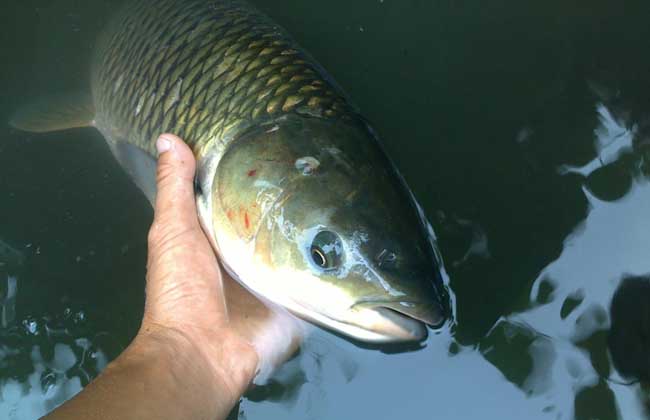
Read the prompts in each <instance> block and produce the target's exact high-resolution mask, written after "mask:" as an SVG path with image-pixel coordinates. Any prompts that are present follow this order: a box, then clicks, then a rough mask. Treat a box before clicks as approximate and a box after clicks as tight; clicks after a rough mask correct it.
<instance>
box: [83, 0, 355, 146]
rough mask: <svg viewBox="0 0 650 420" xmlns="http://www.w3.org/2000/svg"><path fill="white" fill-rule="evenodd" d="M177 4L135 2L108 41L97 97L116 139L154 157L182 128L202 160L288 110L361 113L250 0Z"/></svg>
mask: <svg viewBox="0 0 650 420" xmlns="http://www.w3.org/2000/svg"><path fill="white" fill-rule="evenodd" d="M173 3H178V2H177V1H173V0H165V1H152V0H142V1H138V2H135V3H133V4H131V5H128V6H127V7H126V8H125V9H124V11H123V12H122V13H121V14H119V16H118V17H117V18H116V19H115V20H114V21H113V22H112V23H111V24H110V25H109V27H108V30H107V31H106V32H105V34H107V35H105V36H104V37H103V41H101V42H100V47H99V48H98V50H97V51H98V52H97V55H96V58H95V60H94V69H95V71H94V74H95V79H94V83H93V87H94V89H93V96H94V98H95V106H96V111H97V120H98V122H97V124H98V126H101V127H103V128H104V131H107V133H106V134H107V135H108V136H109V137H111V138H113V139H120V140H127V141H128V142H130V143H132V144H135V145H137V146H138V147H140V148H142V149H144V150H146V151H148V152H149V153H151V154H153V153H154V141H155V138H156V136H157V135H158V134H159V133H160V132H174V133H177V134H178V135H179V136H181V137H183V138H184V139H185V140H186V142H187V143H188V144H189V145H190V146H191V147H193V149H194V151H195V153H197V154H200V153H201V151H202V150H203V149H204V148H207V147H210V145H211V144H212V142H213V141H215V140H216V141H221V142H224V141H227V139H229V138H232V137H234V135H235V133H236V131H237V130H238V129H241V128H244V127H247V126H250V125H253V124H255V123H258V122H260V121H264V120H269V119H273V118H278V117H280V116H282V115H284V114H287V113H300V114H307V115H311V116H320V117H322V118H332V119H333V118H339V117H346V116H350V115H352V114H355V111H354V110H353V109H352V107H351V106H350V105H349V104H348V103H347V102H346V100H345V99H344V97H343V95H342V94H341V92H340V91H339V90H338V89H337V88H336V87H334V86H333V85H332V84H331V83H330V82H329V80H328V79H327V77H326V76H325V75H324V74H323V73H322V71H321V70H320V67H319V66H318V65H317V64H316V63H315V62H313V61H312V60H311V59H310V58H309V57H308V56H307V54H306V53H304V52H303V51H302V50H301V49H300V48H299V47H298V46H297V45H295V43H294V42H293V41H292V40H291V39H290V38H289V37H288V35H287V34H286V33H285V32H284V31H283V30H281V29H280V28H279V27H278V26H277V25H275V24H273V23H272V22H271V21H270V20H269V19H268V18H267V17H265V16H264V15H262V14H261V13H259V12H257V11H256V10H254V9H253V8H252V7H250V6H249V5H248V4H246V3H244V2H242V1H220V2H205V1H194V0H186V1H183V2H182V6H181V7H179V6H178V4H173ZM144 10H147V13H144V12H143V11H144Z"/></svg>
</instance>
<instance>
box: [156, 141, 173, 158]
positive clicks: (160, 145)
mask: <svg viewBox="0 0 650 420" xmlns="http://www.w3.org/2000/svg"><path fill="white" fill-rule="evenodd" d="M171 148H172V142H171V140H169V139H168V138H166V137H162V136H161V137H158V140H156V149H157V150H158V154H159V155H161V154H163V153H165V152H167V151H169V149H171Z"/></svg>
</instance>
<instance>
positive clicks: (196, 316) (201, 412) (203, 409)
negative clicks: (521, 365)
mask: <svg viewBox="0 0 650 420" xmlns="http://www.w3.org/2000/svg"><path fill="white" fill-rule="evenodd" d="M157 145H158V147H159V150H160V152H161V153H160V157H159V162H158V175H157V184H158V192H157V197H156V204H155V216H154V222H153V225H152V227H151V230H150V232H149V259H148V263H147V285H146V302H145V311H144V317H143V320H142V326H141V328H140V331H139V332H138V334H137V335H136V337H135V338H134V340H133V342H132V343H131V344H130V345H129V347H128V348H127V349H126V350H125V351H124V352H123V353H122V354H121V355H120V356H119V357H118V358H117V359H115V360H114V361H112V362H111V363H110V364H109V365H108V367H107V368H106V369H105V370H104V372H102V373H101V374H100V375H99V377H98V378H96V379H95V380H94V381H93V382H91V383H90V384H89V385H88V386H86V388H84V389H83V390H82V392H80V393H79V394H77V395H76V396H75V397H74V398H73V399H72V400H70V401H67V402H66V403H65V404H63V405H62V406H60V407H58V408H57V409H56V410H54V411H53V412H52V413H50V414H49V415H48V416H47V419H48V420H58V419H77V418H79V419H82V418H83V419H86V418H93V419H98V420H104V419H107V420H108V419H110V420H113V419H120V420H130V419H134V420H135V419H142V418H156V419H161V420H167V419H169V420H171V419H179V418H184V419H215V418H226V416H227V415H228V413H229V411H230V410H231V409H232V407H233V406H234V405H235V403H236V402H237V400H238V399H239V398H240V397H241V395H242V394H243V393H244V391H245V390H246V388H247V387H248V386H249V385H250V383H251V381H252V380H253V377H254V375H255V374H256V372H259V371H265V374H269V373H270V372H272V369H273V368H274V367H275V366H277V365H278V364H280V363H282V362H284V361H285V360H286V359H287V358H288V357H289V356H290V355H291V354H292V353H293V352H294V351H295V350H296V348H297V346H298V345H299V343H300V339H301V338H302V336H301V333H302V328H301V327H300V325H301V324H300V323H298V322H297V321H295V319H294V318H293V317H291V316H289V315H288V314H287V313H286V312H284V311H274V310H271V309H269V308H268V307H267V306H265V305H263V304H262V303H261V302H260V301H259V300H257V299H256V298H255V297H253V296H252V295H251V294H250V293H249V292H248V291H246V290H245V289H244V288H243V287H241V286H240V285H239V284H238V283H237V282H235V281H234V280H232V279H231V278H230V277H228V276H223V275H222V273H221V270H220V268H219V264H218V262H217V258H216V256H215V255H214V253H213V251H212V247H211V246H210V243H209V242H208V239H207V238H206V236H205V235H204V233H203V230H202V229H201V226H200V224H199V220H198V216H197V210H196V205H195V198H194V171H195V161H194V156H193V154H192V152H191V150H190V149H189V148H188V147H187V146H186V145H185V143H183V141H182V140H181V139H179V138H178V137H175V136H172V135H163V136H161V139H159V142H158V143H157Z"/></svg>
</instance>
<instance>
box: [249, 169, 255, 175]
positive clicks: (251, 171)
mask: <svg viewBox="0 0 650 420" xmlns="http://www.w3.org/2000/svg"><path fill="white" fill-rule="evenodd" d="M256 174H257V169H251V170H250V171H248V176H255V175H256Z"/></svg>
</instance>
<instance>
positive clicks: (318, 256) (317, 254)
mask: <svg viewBox="0 0 650 420" xmlns="http://www.w3.org/2000/svg"><path fill="white" fill-rule="evenodd" d="M311 258H312V260H314V263H316V265H317V266H319V267H321V268H325V267H327V257H325V254H324V253H323V251H321V250H320V249H318V248H312V250H311Z"/></svg>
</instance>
